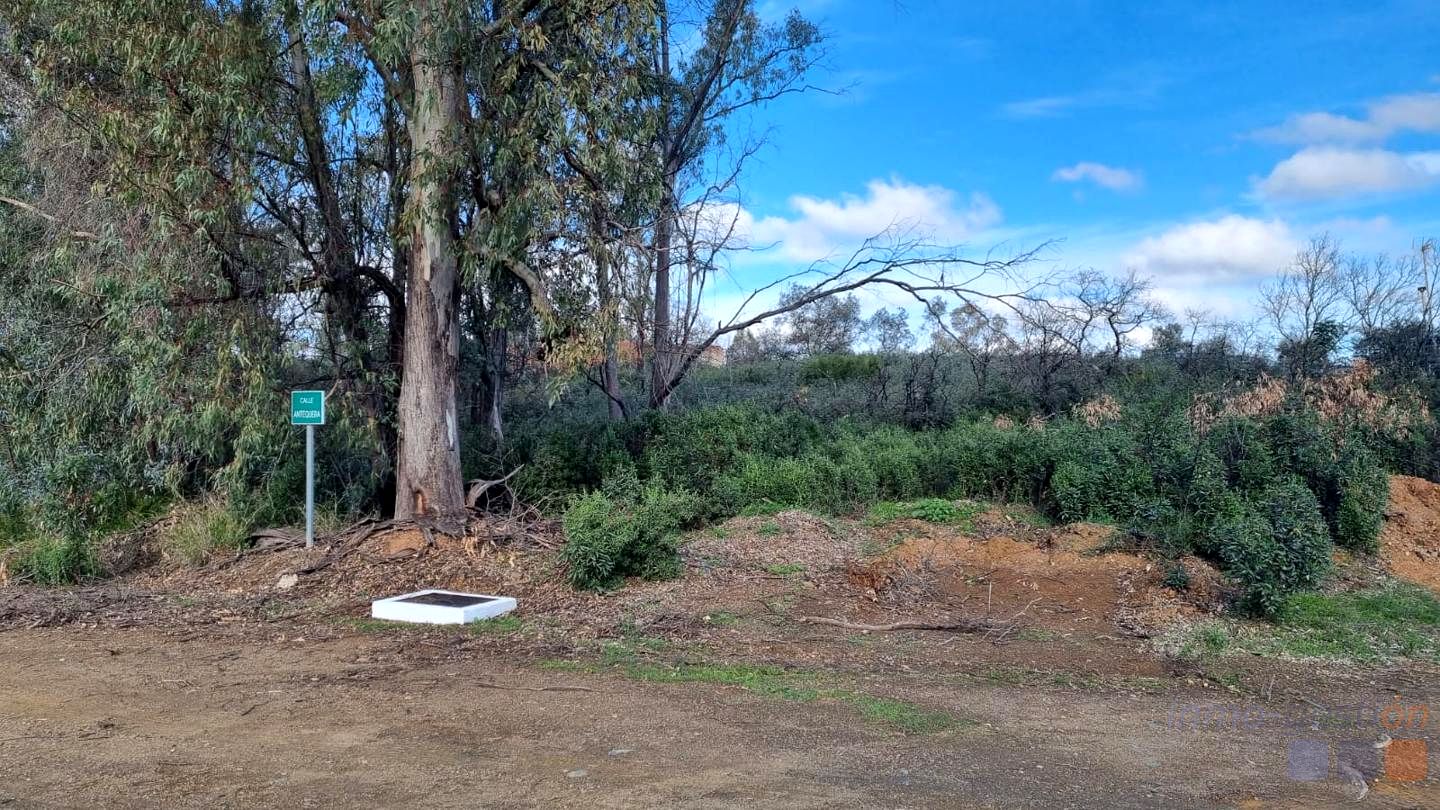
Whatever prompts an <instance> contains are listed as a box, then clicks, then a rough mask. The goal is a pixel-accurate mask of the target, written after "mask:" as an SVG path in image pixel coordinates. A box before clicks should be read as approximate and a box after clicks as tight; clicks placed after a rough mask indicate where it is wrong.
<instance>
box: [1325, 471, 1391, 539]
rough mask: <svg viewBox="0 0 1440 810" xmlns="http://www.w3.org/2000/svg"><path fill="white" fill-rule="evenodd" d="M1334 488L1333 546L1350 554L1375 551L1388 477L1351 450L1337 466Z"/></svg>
mask: <svg viewBox="0 0 1440 810" xmlns="http://www.w3.org/2000/svg"><path fill="white" fill-rule="evenodd" d="M1338 488H1339V496H1340V497H1339V503H1338V504H1337V505H1336V508H1335V522H1334V529H1335V542H1336V544H1337V545H1340V546H1343V547H1345V548H1348V549H1352V550H1354V551H1364V552H1370V553H1374V552H1376V551H1378V550H1379V547H1380V529H1381V528H1382V527H1383V525H1384V523H1385V504H1386V502H1387V501H1388V500H1389V498H1390V476H1389V475H1388V474H1387V473H1386V472H1385V469H1384V468H1383V467H1381V466H1380V465H1379V464H1377V463H1376V462H1375V461H1374V460H1373V459H1372V458H1371V456H1370V455H1369V454H1367V453H1364V452H1362V451H1358V450H1355V451H1352V452H1351V453H1349V455H1348V457H1347V458H1346V459H1345V461H1344V462H1343V464H1342V466H1341V475H1340V480H1339V482H1338Z"/></svg>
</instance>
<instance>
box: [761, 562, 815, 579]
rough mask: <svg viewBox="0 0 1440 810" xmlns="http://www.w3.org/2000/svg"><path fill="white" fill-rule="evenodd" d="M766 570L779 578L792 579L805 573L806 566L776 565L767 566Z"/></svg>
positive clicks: (792, 564)
mask: <svg viewBox="0 0 1440 810" xmlns="http://www.w3.org/2000/svg"><path fill="white" fill-rule="evenodd" d="M765 570H766V571H767V572H768V573H771V574H774V575H775V576H777V577H785V578H786V579H789V578H790V577H796V576H799V575H801V574H803V573H805V566H803V565H801V564H800V563H776V564H775V565H771V566H767V567H766V568H765Z"/></svg>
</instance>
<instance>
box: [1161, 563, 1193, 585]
mask: <svg viewBox="0 0 1440 810" xmlns="http://www.w3.org/2000/svg"><path fill="white" fill-rule="evenodd" d="M1160 584H1161V585H1164V586H1165V587H1167V588H1169V589H1170V590H1172V591H1188V590H1190V572H1189V571H1188V570H1186V568H1185V566H1183V565H1181V564H1180V563H1178V562H1177V563H1171V564H1170V567H1169V568H1166V569H1165V578H1164V579H1162V580H1160Z"/></svg>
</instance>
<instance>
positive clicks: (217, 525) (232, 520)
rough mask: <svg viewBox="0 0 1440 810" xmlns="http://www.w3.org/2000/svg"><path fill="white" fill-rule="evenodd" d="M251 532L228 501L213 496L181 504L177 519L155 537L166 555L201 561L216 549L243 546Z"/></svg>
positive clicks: (193, 562) (189, 562)
mask: <svg viewBox="0 0 1440 810" xmlns="http://www.w3.org/2000/svg"><path fill="white" fill-rule="evenodd" d="M249 533H250V526H249V524H248V522H247V521H245V520H243V519H242V518H241V517H240V516H239V515H237V514H235V512H234V510H232V509H231V508H230V506H229V504H227V503H225V502H224V501H222V500H218V499H212V500H207V501H202V502H200V503H195V504H188V505H186V506H184V507H182V508H181V509H180V511H179V514H178V516H177V517H176V519H175V522H174V523H173V524H171V525H170V526H168V527H166V528H165V529H164V530H163V531H161V532H160V534H159V536H158V537H157V538H156V540H157V542H158V544H159V546H160V550H161V551H162V552H163V553H164V554H165V556H167V557H170V558H172V559H178V560H181V561H183V562H185V563H188V564H190V565H199V564H200V563H202V562H204V561H205V559H206V558H207V557H209V556H210V554H211V552H213V551H216V550H217V549H223V550H225V551H235V550H236V549H239V548H241V547H242V546H244V545H245V540H246V538H247V536H248V535H249Z"/></svg>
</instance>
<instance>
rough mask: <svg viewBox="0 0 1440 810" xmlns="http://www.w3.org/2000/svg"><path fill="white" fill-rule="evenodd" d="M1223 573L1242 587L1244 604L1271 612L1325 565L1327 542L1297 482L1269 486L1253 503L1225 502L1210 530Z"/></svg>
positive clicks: (1311, 501) (1313, 581)
mask: <svg viewBox="0 0 1440 810" xmlns="http://www.w3.org/2000/svg"><path fill="white" fill-rule="evenodd" d="M1210 536H1211V541H1210V542H1211V543H1212V545H1213V547H1214V549H1215V550H1216V553H1217V554H1218V556H1219V559H1220V562H1221V564H1222V566H1223V567H1224V569H1225V572H1226V573H1227V574H1229V575H1231V576H1232V577H1234V578H1235V579H1236V580H1238V581H1239V582H1240V583H1241V585H1242V586H1244V589H1245V592H1244V605H1245V606H1246V607H1247V608H1249V609H1251V610H1253V611H1255V612H1257V613H1262V614H1267V615H1268V614H1272V613H1274V611H1276V610H1277V609H1278V608H1279V607H1280V606H1281V605H1282V604H1283V603H1284V600H1285V597H1287V596H1289V595H1290V594H1292V593H1295V592H1296V591H1300V590H1304V589H1306V588H1311V587H1314V586H1315V585H1317V584H1319V582H1320V581H1321V579H1322V578H1323V577H1324V575H1325V573H1326V572H1327V571H1328V570H1329V567H1330V550H1331V548H1332V544H1331V541H1330V535H1329V532H1328V531H1327V530H1326V527H1325V521H1324V519H1323V518H1322V517H1321V516H1320V505H1319V503H1318V502H1317V501H1316V500H1315V496H1314V494H1313V493H1311V492H1310V490H1309V489H1307V488H1306V487H1305V486H1304V484H1302V483H1301V482H1299V481H1297V480H1292V481H1286V482H1283V483H1280V484H1275V485H1273V486H1271V487H1270V488H1268V489H1267V490H1265V491H1264V492H1263V493H1261V496H1260V498H1259V500H1258V501H1257V502H1254V503H1250V502H1245V501H1242V500H1240V499H1238V498H1237V499H1231V500H1228V501H1227V506H1226V507H1225V508H1224V510H1223V512H1222V513H1221V514H1220V515H1218V516H1217V517H1216V519H1215V520H1214V522H1213V523H1212V525H1211V528H1210Z"/></svg>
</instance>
